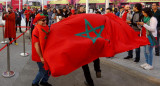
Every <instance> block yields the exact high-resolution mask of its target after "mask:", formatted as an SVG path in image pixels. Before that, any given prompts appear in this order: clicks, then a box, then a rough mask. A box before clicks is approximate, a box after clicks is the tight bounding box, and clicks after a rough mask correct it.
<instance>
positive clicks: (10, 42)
mask: <svg viewBox="0 0 160 86" xmlns="http://www.w3.org/2000/svg"><path fill="white" fill-rule="evenodd" d="M0 27H4V26H0ZM18 27H19V26H18ZM21 28H28V29H27V30H26V31H25V32H24V33H26V32H27V31H28V30H29V29H30V27H26V26H21ZM24 33H22V34H21V35H19V36H18V37H17V38H15V39H14V40H12V41H11V42H10V43H9V44H11V43H13V42H14V41H15V40H17V39H19V38H20V37H21V36H23V35H24ZM6 47H7V44H6V45H5V46H3V47H2V48H1V49H0V52H1V51H2V50H3V49H4V48H6Z"/></svg>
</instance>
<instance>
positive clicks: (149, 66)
mask: <svg viewBox="0 0 160 86" xmlns="http://www.w3.org/2000/svg"><path fill="white" fill-rule="evenodd" d="M144 69H145V70H152V69H153V66H151V65H147V66H145V67H144Z"/></svg>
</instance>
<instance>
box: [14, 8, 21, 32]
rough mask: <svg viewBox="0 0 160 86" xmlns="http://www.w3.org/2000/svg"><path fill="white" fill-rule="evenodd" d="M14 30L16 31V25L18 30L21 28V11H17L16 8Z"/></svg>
mask: <svg viewBox="0 0 160 86" xmlns="http://www.w3.org/2000/svg"><path fill="white" fill-rule="evenodd" d="M15 14H16V32H17V25H18V26H19V32H21V33H22V30H21V13H20V12H19V11H18V8H17V9H16V12H15Z"/></svg>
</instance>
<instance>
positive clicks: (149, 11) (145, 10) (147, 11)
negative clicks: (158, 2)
mask: <svg viewBox="0 0 160 86" xmlns="http://www.w3.org/2000/svg"><path fill="white" fill-rule="evenodd" d="M142 11H144V12H145V13H146V14H147V15H148V16H149V17H152V16H153V14H152V11H151V9H150V8H144V9H143V10H142Z"/></svg>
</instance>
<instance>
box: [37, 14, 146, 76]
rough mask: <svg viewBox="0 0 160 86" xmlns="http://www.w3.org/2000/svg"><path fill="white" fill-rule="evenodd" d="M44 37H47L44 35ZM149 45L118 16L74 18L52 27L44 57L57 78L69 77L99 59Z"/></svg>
mask: <svg viewBox="0 0 160 86" xmlns="http://www.w3.org/2000/svg"><path fill="white" fill-rule="evenodd" d="M41 34H43V35H45V33H44V32H43V31H41V33H40V35H41ZM43 37H45V36H43ZM41 41H44V38H42V39H40V42H41ZM147 44H149V41H148V40H147V39H146V38H140V37H138V36H137V34H136V32H135V31H134V30H133V29H132V28H131V27H130V26H129V25H128V24H126V23H125V22H124V21H123V20H122V19H120V18H118V17H117V16H115V15H114V14H107V15H98V14H80V15H74V16H71V17H69V18H66V19H64V20H62V21H60V22H58V23H55V24H53V25H52V26H51V28H50V32H49V34H48V35H47V40H46V42H45V49H44V53H43V57H44V59H45V62H46V63H45V66H44V67H45V69H49V70H50V71H51V74H52V76H54V77H58V76H62V75H67V74H69V73H71V72H72V71H74V70H76V69H77V68H79V67H81V66H83V65H85V64H88V63H90V62H92V61H94V60H95V59H97V58H99V57H112V56H114V55H115V54H117V53H121V52H125V51H129V50H132V49H135V48H138V47H140V46H142V45H147Z"/></svg>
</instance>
